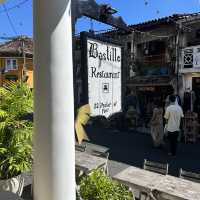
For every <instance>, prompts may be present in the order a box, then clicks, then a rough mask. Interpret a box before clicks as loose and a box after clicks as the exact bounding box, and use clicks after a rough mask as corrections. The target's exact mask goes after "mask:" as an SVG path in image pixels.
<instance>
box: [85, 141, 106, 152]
mask: <svg viewBox="0 0 200 200" xmlns="http://www.w3.org/2000/svg"><path fill="white" fill-rule="evenodd" d="M83 144H84V145H85V146H86V152H92V151H93V150H95V151H99V152H101V153H107V152H108V151H109V148H108V147H105V146H101V145H97V144H92V143H89V142H83Z"/></svg>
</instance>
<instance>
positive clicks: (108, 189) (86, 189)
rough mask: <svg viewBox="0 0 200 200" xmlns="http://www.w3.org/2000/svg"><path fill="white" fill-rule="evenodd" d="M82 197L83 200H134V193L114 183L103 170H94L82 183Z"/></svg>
mask: <svg viewBox="0 0 200 200" xmlns="http://www.w3.org/2000/svg"><path fill="white" fill-rule="evenodd" d="M80 195H81V197H82V198H83V200H132V199H134V197H133V195H132V192H130V191H129V190H128V188H127V187H126V186H124V185H122V184H119V183H118V182H116V181H113V180H112V179H111V178H110V177H108V176H106V175H105V173H104V172H103V171H102V170H94V171H93V172H92V173H91V174H90V175H89V176H85V177H83V178H82V179H81V181H80Z"/></svg>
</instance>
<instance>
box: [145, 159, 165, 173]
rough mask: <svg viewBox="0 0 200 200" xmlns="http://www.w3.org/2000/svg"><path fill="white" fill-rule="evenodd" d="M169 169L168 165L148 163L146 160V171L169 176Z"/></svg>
mask: <svg viewBox="0 0 200 200" xmlns="http://www.w3.org/2000/svg"><path fill="white" fill-rule="evenodd" d="M168 167H169V165H168V163H166V164H163V163H158V162H152V161H148V160H146V159H144V165H143V169H145V170H148V171H152V172H156V173H159V174H163V175H167V174H168Z"/></svg>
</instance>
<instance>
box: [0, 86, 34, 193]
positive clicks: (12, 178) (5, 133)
mask: <svg viewBox="0 0 200 200" xmlns="http://www.w3.org/2000/svg"><path fill="white" fill-rule="evenodd" d="M32 112H33V96H32V92H31V91H30V89H29V88H28V86H27V85H26V84H25V83H13V82H8V83H7V84H6V86H5V87H1V88H0V191H2V190H4V191H5V190H6V191H11V192H14V193H18V194H19V195H21V193H22V189H23V178H21V176H20V174H21V173H22V172H24V171H29V170H30V169H31V166H32V129H33V122H32V121H30V120H28V119H26V118H25V117H24V116H25V115H27V113H32Z"/></svg>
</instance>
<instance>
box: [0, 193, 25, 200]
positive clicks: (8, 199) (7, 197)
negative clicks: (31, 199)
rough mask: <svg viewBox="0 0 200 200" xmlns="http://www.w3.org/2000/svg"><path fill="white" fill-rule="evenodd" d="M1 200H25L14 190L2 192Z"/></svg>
mask: <svg viewBox="0 0 200 200" xmlns="http://www.w3.org/2000/svg"><path fill="white" fill-rule="evenodd" d="M0 199H1V200H23V199H22V198H21V197H20V196H18V195H17V194H15V193H12V192H0Z"/></svg>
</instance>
